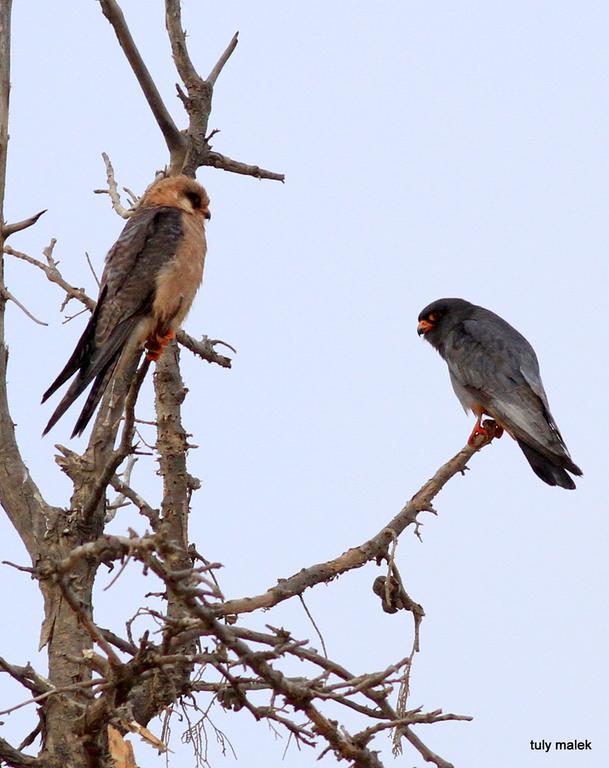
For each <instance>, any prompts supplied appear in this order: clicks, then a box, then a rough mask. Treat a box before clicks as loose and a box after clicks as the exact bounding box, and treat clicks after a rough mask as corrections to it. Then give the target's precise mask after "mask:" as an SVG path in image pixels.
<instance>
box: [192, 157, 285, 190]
mask: <svg viewBox="0 0 609 768" xmlns="http://www.w3.org/2000/svg"><path fill="white" fill-rule="evenodd" d="M201 165H211V166H212V167H213V168H220V169H221V170H222V171H230V172H231V173H239V174H242V175H244V176H254V178H256V179H270V180H271V181H281V182H285V175H284V174H283V173H275V171H267V170H266V169H265V168H260V167H259V166H258V165H248V164H247V163H242V162H240V161H239V160H232V159H231V158H230V157H227V156H226V155H221V154H220V153H219V152H212V151H211V150H210V151H209V152H207V153H206V155H205V157H203V158H202V161H201Z"/></svg>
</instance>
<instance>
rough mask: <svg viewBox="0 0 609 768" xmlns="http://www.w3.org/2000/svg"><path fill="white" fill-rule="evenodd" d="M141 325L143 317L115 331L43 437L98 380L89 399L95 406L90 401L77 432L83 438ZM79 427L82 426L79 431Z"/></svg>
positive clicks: (73, 386)
mask: <svg viewBox="0 0 609 768" xmlns="http://www.w3.org/2000/svg"><path fill="white" fill-rule="evenodd" d="M139 321H140V317H139V316H132V317H129V318H127V319H126V320H123V321H122V322H121V323H119V324H118V325H117V326H116V328H115V329H114V330H113V331H112V334H111V335H110V338H109V339H108V340H107V341H106V342H105V344H104V345H103V347H101V348H100V349H98V350H96V351H95V352H94V354H93V356H92V358H91V360H90V361H89V363H88V364H87V365H85V366H83V367H81V369H80V372H79V374H78V376H77V377H76V379H74V381H73V382H72V384H70V387H69V389H68V391H67V392H66V394H65V395H64V396H63V398H62V400H61V402H60V403H59V405H58V406H57V408H56V409H55V411H54V412H53V415H52V416H51V418H50V419H49V423H48V424H47V425H46V427H45V428H44V431H43V433H42V434H43V436H44V435H46V434H47V432H48V431H49V430H50V429H52V427H53V426H54V425H55V424H56V423H57V421H58V420H59V419H60V418H61V417H62V416H63V414H64V413H65V412H66V411H67V409H68V408H69V407H70V406H71V405H72V403H73V402H74V401H75V400H76V398H77V397H78V396H79V395H80V394H82V392H84V391H85V389H86V388H87V387H88V386H89V384H90V383H91V381H93V380H94V379H95V380H96V382H95V385H94V387H93V389H92V390H91V395H90V396H89V398H91V397H92V399H91V402H90V400H89V399H87V401H86V403H85V407H84V409H83V413H81V415H80V417H79V419H78V422H77V428H76V429H75V434H80V433H81V432H82V430H83V429H84V428H85V426H86V424H87V422H88V421H89V419H90V418H91V415H92V413H93V410H94V409H95V405H97V403H98V402H99V399H100V397H101V396H102V394H103V392H104V389H105V387H106V386H107V384H108V381H109V379H110V376H111V374H112V372H113V371H114V367H115V365H116V363H117V361H118V358H119V357H120V354H121V352H122V350H123V347H124V345H125V342H126V341H127V339H128V338H129V336H130V335H131V334H132V333H133V331H134V329H135V327H136V326H137V324H138V323H139ZM66 369H67V366H66ZM108 373H110V376H106V374H108ZM102 385H103V386H102ZM91 403H93V408H91ZM83 417H84V423H83ZM78 425H81V426H80V427H78Z"/></svg>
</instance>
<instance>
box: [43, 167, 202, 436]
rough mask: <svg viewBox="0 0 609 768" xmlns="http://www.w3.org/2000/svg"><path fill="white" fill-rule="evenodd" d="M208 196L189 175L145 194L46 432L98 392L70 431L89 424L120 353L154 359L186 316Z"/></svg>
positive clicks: (112, 259)
mask: <svg viewBox="0 0 609 768" xmlns="http://www.w3.org/2000/svg"><path fill="white" fill-rule="evenodd" d="M209 218H210V213H209V198H208V196H207V193H206V192H205V190H204V189H203V187H202V186H201V185H200V184H198V183H197V182H196V181H195V180H194V179H191V178H188V177H187V176H175V177H173V178H169V179H163V180H161V181H159V182H157V183H156V184H154V185H153V186H151V187H150V189H149V190H148V191H147V192H146V194H145V195H144V196H143V198H142V200H141V201H140V204H139V206H138V208H137V210H136V211H135V213H134V214H133V216H132V217H131V218H130V219H129V221H128V222H127V224H126V226H125V228H124V229H123V231H122V232H121V234H120V237H119V238H118V240H117V241H116V243H115V244H114V245H113V246H112V248H111V249H110V251H109V253H108V256H107V257H106V265H105V268H104V272H103V275H102V279H101V284H100V290H99V297H98V299H97V306H96V307H95V311H94V312H93V314H92V316H91V319H90V320H89V323H88V325H87V327H86V328H85V330H84V333H83V334H82V336H81V337H80V340H79V342H78V344H77V345H76V349H75V350H74V352H73V354H72V356H71V357H70V359H69V360H68V362H67V363H66V366H65V368H64V369H63V370H62V372H61V373H60V374H59V376H58V377H57V378H56V379H55V381H54V382H53V383H52V384H51V386H50V387H49V388H48V389H47V391H46V392H45V393H44V396H43V398H42V402H44V401H45V400H46V399H47V398H48V397H50V395H52V394H53V392H55V391H56V390H57V389H58V388H59V387H60V386H61V385H62V384H64V383H65V382H66V381H67V380H68V379H69V378H71V377H72V376H73V375H74V374H76V378H75V379H74V381H73V382H72V383H71V384H70V387H69V389H68V391H67V392H66V394H65V395H64V397H63V399H62V400H61V402H60V403H59V405H58V406H57V408H56V409H55V412H54V413H53V415H52V416H51V418H50V420H49V423H48V424H47V426H46V428H45V430H44V434H46V433H47V432H48V431H49V430H50V429H51V427H52V426H53V425H54V424H55V423H56V422H57V420H58V419H59V418H60V417H61V416H62V415H63V414H64V413H65V411H66V410H67V409H68V408H69V407H70V405H72V403H73V402H74V401H75V400H76V398H77V397H78V396H79V395H80V394H81V393H82V392H83V391H84V390H85V389H86V388H87V386H88V385H89V384H90V382H91V381H93V382H94V383H93V387H92V389H91V391H90V392H89V396H88V397H87V400H86V402H85V405H84V408H83V410H82V413H81V414H80V416H79V418H78V421H77V422H76V425H75V427H74V431H73V432H72V437H74V435H80V434H81V433H82V431H83V430H84V428H85V427H86V426H87V423H88V422H89V420H90V418H91V416H92V415H93V412H94V411H95V408H96V406H97V404H98V402H99V400H100V398H101V396H102V394H103V393H104V390H105V389H106V387H107V385H108V383H109V381H110V379H111V378H112V374H113V373H114V369H115V368H116V365H117V363H118V361H119V359H120V357H121V355H122V354H123V353H125V354H132V353H133V352H134V351H135V349H136V348H137V347H142V346H143V347H145V348H146V350H147V357H148V359H149V360H157V359H158V357H159V355H160V354H161V352H162V350H163V348H164V347H165V346H166V345H167V344H168V343H169V341H170V340H171V339H172V338H173V337H174V334H175V331H176V330H177V329H178V328H179V326H180V324H181V323H182V321H183V320H184V318H185V317H186V315H187V313H188V310H189V309H190V306H191V304H192V302H193V299H194V297H195V294H196V292H197V289H198V288H199V285H200V284H201V279H202V277H203V266H204V263H205V253H206V251H207V245H206V241H205V219H209Z"/></svg>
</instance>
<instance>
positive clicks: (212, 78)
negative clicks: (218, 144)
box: [207, 32, 239, 138]
mask: <svg viewBox="0 0 609 768" xmlns="http://www.w3.org/2000/svg"><path fill="white" fill-rule="evenodd" d="M238 42H239V32H235V34H234V35H233V37H232V39H231V41H230V43H229V44H228V45H227V46H226V49H225V51H224V52H223V53H222V55H221V56H220V58H219V59H218V61H217V62H216V64H215V65H214V68H213V69H212V71H211V72H210V73H209V75H208V76H207V82H208V83H211V84H212V86H214V85H215V84H216V80H217V79H218V76H219V75H220V72H222V70H223V69H224V65H225V64H226V62H227V61H228V60H229V59H230V57H231V55H232V53H233V51H234V50H235V48H236V47H237V43H238ZM212 134H213V131H212ZM208 138H211V136H210V137H208Z"/></svg>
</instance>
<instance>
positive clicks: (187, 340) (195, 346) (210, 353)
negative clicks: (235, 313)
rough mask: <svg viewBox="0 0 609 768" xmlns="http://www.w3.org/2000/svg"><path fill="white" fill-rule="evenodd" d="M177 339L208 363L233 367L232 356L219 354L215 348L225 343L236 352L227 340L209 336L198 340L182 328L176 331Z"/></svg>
mask: <svg viewBox="0 0 609 768" xmlns="http://www.w3.org/2000/svg"><path fill="white" fill-rule="evenodd" d="M176 339H177V340H178V342H179V343H180V344H181V345H182V346H183V347H186V349H189V350H190V351H191V352H192V353H193V354H195V355H198V356H199V357H200V358H201V359H203V360H207V362H208V363H216V364H217V365H220V366H221V367H222V368H230V367H231V359H230V357H225V356H224V355H219V354H218V353H217V352H216V351H215V349H214V347H215V346H216V344H224V346H226V347H228V348H229V349H232V351H233V352H236V350H235V349H233V347H231V346H230V345H229V344H226V342H224V341H220V340H219V339H210V338H209V337H208V336H203V337H202V338H201V341H197V340H196V339H193V338H192V336H189V335H188V334H187V333H186V331H184V330H182V329H180V330H179V331H178V332H177V333H176Z"/></svg>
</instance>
